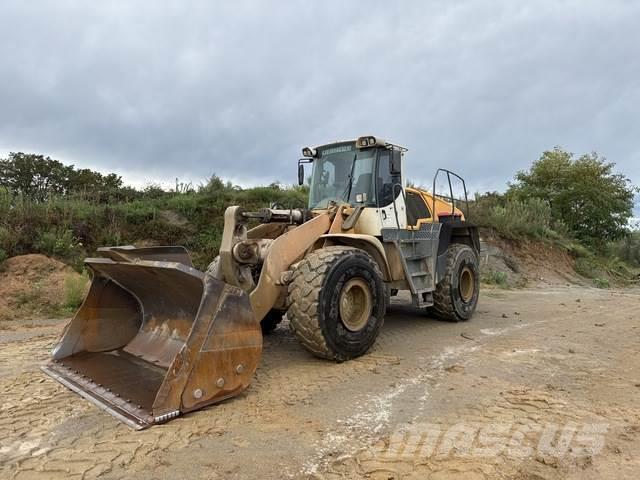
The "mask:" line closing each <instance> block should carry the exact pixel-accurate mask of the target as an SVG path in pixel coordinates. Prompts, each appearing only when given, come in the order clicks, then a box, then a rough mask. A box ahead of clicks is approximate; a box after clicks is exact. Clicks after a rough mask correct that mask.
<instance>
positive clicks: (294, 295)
mask: <svg viewBox="0 0 640 480" xmlns="http://www.w3.org/2000/svg"><path fill="white" fill-rule="evenodd" d="M287 303H288V305H289V310H288V311H287V318H288V319H289V323H290V325H291V329H292V330H293V332H294V333H295V335H296V337H297V338H298V340H299V341H300V343H301V344H302V345H303V346H304V347H305V348H306V349H307V350H309V351H310V352H311V353H313V354H314V355H316V356H318V357H321V358H327V359H330V360H337V361H344V360H349V359H351V358H355V357H359V356H361V355H363V354H365V353H366V352H367V350H369V348H371V346H372V345H373V344H374V343H375V340H376V338H377V337H378V333H379V331H380V327H381V326H382V323H383V321H384V312H385V288H384V283H383V280H382V274H381V273H380V269H379V268H378V265H377V264H376V262H375V261H374V260H373V258H371V256H369V254H367V253H366V252H364V251H363V250H360V249H357V248H352V247H341V246H334V247H326V248H322V249H320V250H316V251H314V252H312V253H310V254H309V255H307V257H305V258H304V259H303V260H302V261H301V262H300V264H299V265H298V267H297V268H296V270H295V272H294V274H293V278H292V281H291V283H290V284H289V291H288V302H287Z"/></svg>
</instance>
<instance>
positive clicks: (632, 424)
mask: <svg viewBox="0 0 640 480" xmlns="http://www.w3.org/2000/svg"><path fill="white" fill-rule="evenodd" d="M639 307H640V292H638V291H637V290H636V291H632V290H627V291H606V290H595V289H587V288H581V287H572V288H555V289H554V288H548V289H544V290H533V289H530V290H515V291H501V290H485V291H484V292H483V293H482V295H481V302H480V305H479V309H478V313H477V315H476V316H475V317H474V319H473V320H471V321H470V322H467V323H458V324H451V323H443V322H439V321H436V320H434V319H431V318H428V317H426V316H425V315H424V314H422V313H420V312H418V311H416V310H413V309H411V308H408V307H402V306H399V305H393V306H392V307H391V308H390V310H389V313H388V316H387V320H386V323H385V325H384V327H383V330H382V333H381V336H380V338H379V341H378V342H377V344H376V346H375V348H374V349H373V351H372V352H371V353H370V354H368V355H366V356H365V357H363V358H360V359H358V360H355V361H351V362H346V363H343V364H335V363H329V362H326V361H322V360H317V359H315V358H313V357H311V356H310V355H308V354H307V353H306V352H305V351H304V350H303V349H302V348H301V347H300V346H299V345H298V344H297V342H296V340H295V339H294V338H293V336H292V334H291V333H290V332H289V330H288V328H286V325H282V326H281V327H280V328H279V329H278V330H276V332H275V334H274V335H271V336H269V337H267V338H266V341H265V349H264V355H263V359H262V363H261V366H260V368H259V370H258V371H257V373H256V375H255V379H254V382H253V383H252V385H251V386H250V388H249V389H248V390H247V391H246V392H245V393H244V394H243V395H241V396H239V397H237V398H235V399H232V400H230V401H227V402H224V403H222V404H219V405H216V406H213V407H211V408H208V409H205V410H202V411H199V412H195V413H192V414H189V415H186V416H184V417H181V418H178V419H177V420H174V421H172V422H170V423H168V424H166V425H162V426H157V427H153V428H151V429H149V430H145V431H142V432H135V431H132V430H130V429H129V428H128V427H126V426H124V425H122V424H120V423H118V422H117V421H116V420H114V419H113V418H112V417H110V416H109V415H107V414H105V413H103V412H102V411H101V410H99V409H98V408H97V407H94V406H93V405H92V404H90V403H88V402H87V401H85V400H83V399H81V398H80V397H79V396H77V395H75V394H73V393H71V392H69V391H67V390H66V389H65V388H64V387H63V386H61V385H59V384H57V383H56V382H54V381H53V380H51V379H50V378H48V377H45V376H44V375H43V374H41V373H40V371H39V370H38V367H39V365H40V364H42V363H43V362H45V360H46V359H47V356H48V352H49V350H50V348H51V346H52V345H53V343H54V341H55V339H56V336H57V334H58V332H59V331H60V330H61V328H62V326H63V323H64V322H60V321H41V322H38V321H34V322H30V323H21V326H20V327H18V326H17V325H16V323H15V322H12V323H11V324H7V323H5V324H0V478H16V479H28V478H42V479H56V478H64V479H73V478H96V477H99V478H104V479H119V478H134V479H156V478H157V479H164V478H171V479H181V478H185V479H187V478H188V479H216V478H224V479H227V478H249V479H254V478H255V479H265V478H319V479H338V478H371V479H384V480H388V479H400V478H410V479H425V478H433V479H440V478H461V479H462V478H464V479H476V478H477V479H481V478H517V479H556V478H575V479H583V478H587V479H589V478H594V479H595V478H612V479H613V478H615V479H620V478H638V477H639V476H640V313H639ZM3 327H5V328H3ZM7 327H8V328H7ZM434 432H435V434H434ZM434 435H435V436H434Z"/></svg>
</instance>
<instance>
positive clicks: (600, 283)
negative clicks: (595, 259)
mask: <svg viewBox="0 0 640 480" xmlns="http://www.w3.org/2000/svg"><path fill="white" fill-rule="evenodd" d="M593 284H594V285H595V286H596V287H597V288H609V286H610V284H609V280H607V279H606V278H599V277H598V278H594V279H593Z"/></svg>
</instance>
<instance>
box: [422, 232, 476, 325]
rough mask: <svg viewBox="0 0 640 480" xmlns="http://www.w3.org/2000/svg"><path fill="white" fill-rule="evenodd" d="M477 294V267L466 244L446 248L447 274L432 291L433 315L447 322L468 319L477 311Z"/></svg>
mask: <svg viewBox="0 0 640 480" xmlns="http://www.w3.org/2000/svg"><path fill="white" fill-rule="evenodd" d="M479 293H480V268H479V266H478V257H477V255H476V253H475V252H474V251H473V249H472V248H471V247H469V246H468V245H464V244H461V243H453V244H451V245H449V249H448V251H447V271H446V274H445V276H444V278H443V279H442V280H441V281H440V282H439V283H438V285H437V286H436V290H435V291H434V292H433V307H432V311H433V313H435V315H436V316H437V317H438V318H441V319H442V320H447V321H450V322H459V321H464V320H469V319H470V318H471V316H472V315H473V312H475V310H476V306H477V304H478V295H479Z"/></svg>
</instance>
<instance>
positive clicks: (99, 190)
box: [0, 152, 122, 202]
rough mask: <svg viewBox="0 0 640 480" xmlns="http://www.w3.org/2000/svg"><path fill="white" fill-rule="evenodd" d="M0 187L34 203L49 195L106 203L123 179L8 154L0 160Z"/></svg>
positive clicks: (46, 159)
mask: <svg viewBox="0 0 640 480" xmlns="http://www.w3.org/2000/svg"><path fill="white" fill-rule="evenodd" d="M0 186H1V187H5V188H6V189H7V190H9V191H10V192H11V193H13V194H14V195H16V194H21V195H25V196H26V197H29V198H30V199H32V200H35V201H37V202H42V201H45V200H46V199H47V198H49V197H50V196H51V195H71V194H76V193H82V194H89V195H92V196H94V197H95V198H97V199H101V198H103V197H104V198H105V201H106V198H107V197H108V195H112V194H116V193H119V191H120V190H121V189H122V178H121V177H120V176H118V175H116V174H115V173H110V174H108V175H102V174H101V173H99V172H95V171H93V170H89V169H88V168H83V169H76V168H74V166H73V165H64V164H63V163H61V162H59V161H58V160H53V159H51V158H50V157H45V156H43V155H35V154H33V153H22V152H18V153H15V152H11V153H10V154H9V158H8V159H6V160H2V159H0Z"/></svg>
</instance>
